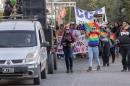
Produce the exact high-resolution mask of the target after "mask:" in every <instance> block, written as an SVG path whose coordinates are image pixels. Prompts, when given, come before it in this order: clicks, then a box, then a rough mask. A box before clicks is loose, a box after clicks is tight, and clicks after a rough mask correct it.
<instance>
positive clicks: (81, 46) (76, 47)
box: [57, 35, 88, 54]
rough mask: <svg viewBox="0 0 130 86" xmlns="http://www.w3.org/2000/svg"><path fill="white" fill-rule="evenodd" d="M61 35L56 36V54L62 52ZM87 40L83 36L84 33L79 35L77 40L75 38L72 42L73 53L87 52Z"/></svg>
mask: <svg viewBox="0 0 130 86" xmlns="http://www.w3.org/2000/svg"><path fill="white" fill-rule="evenodd" d="M61 39H62V37H61V36H59V37H58V43H59V45H58V47H57V54H63V47H62V46H61V45H60V43H61ZM87 46H88V44H87V40H86V38H85V35H81V36H80V37H79V40H77V41H76V42H75V43H73V54H79V53H86V52H87Z"/></svg>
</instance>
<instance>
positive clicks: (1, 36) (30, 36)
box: [0, 30, 37, 47]
mask: <svg viewBox="0 0 130 86" xmlns="http://www.w3.org/2000/svg"><path fill="white" fill-rule="evenodd" d="M36 45H37V40H36V33H35V31H23V30H22V31H20V30H19V31H16V30H15V31H0V47H33V46H36Z"/></svg>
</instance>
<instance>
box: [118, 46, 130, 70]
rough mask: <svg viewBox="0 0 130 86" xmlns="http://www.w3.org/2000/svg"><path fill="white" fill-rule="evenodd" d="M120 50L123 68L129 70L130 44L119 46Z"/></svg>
mask: <svg viewBox="0 0 130 86" xmlns="http://www.w3.org/2000/svg"><path fill="white" fill-rule="evenodd" d="M120 52H121V55H122V65H123V69H125V70H127V68H128V70H130V46H121V47H120Z"/></svg>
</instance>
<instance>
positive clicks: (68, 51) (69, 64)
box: [63, 47, 73, 70]
mask: <svg viewBox="0 0 130 86" xmlns="http://www.w3.org/2000/svg"><path fill="white" fill-rule="evenodd" d="M63 52H64V55H65V63H66V68H67V70H70V69H72V68H73V58H72V49H71V48H69V47H63Z"/></svg>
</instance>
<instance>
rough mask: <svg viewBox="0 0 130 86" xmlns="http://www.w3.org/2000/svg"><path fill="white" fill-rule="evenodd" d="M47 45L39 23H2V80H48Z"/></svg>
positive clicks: (0, 58)
mask: <svg viewBox="0 0 130 86" xmlns="http://www.w3.org/2000/svg"><path fill="white" fill-rule="evenodd" d="M46 46H48V43H47V42H46V41H45V37H44V32H43V30H42V26H41V24H40V23H39V22H38V21H27V20H26V21H25V20H23V21H19V20H13V21H2V22H0V79H12V78H13V79H22V78H25V79H34V84H40V81H41V78H46V60H47V50H46Z"/></svg>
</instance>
